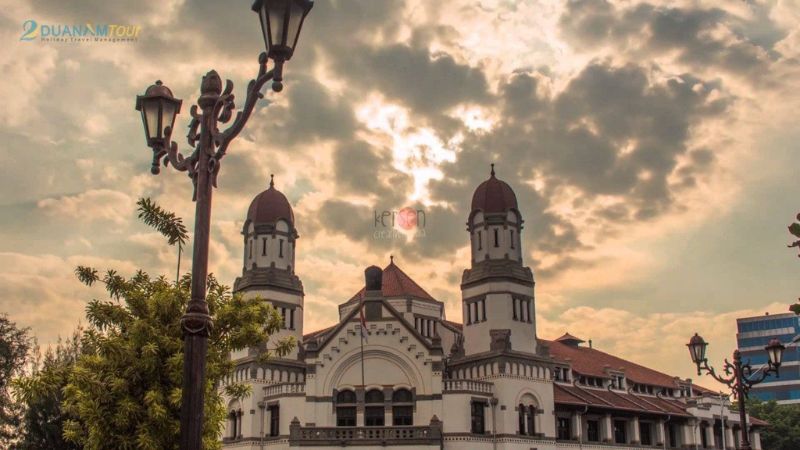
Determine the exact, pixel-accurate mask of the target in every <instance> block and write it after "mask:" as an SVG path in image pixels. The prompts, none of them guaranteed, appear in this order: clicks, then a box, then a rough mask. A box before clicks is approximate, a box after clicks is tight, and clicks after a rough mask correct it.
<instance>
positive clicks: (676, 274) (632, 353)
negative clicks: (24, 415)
mask: <svg viewBox="0 0 800 450" xmlns="http://www.w3.org/2000/svg"><path fill="white" fill-rule="evenodd" d="M0 6H2V7H0V42H3V50H2V51H1V52H0V69H1V70H2V73H3V75H4V82H3V83H0V98H3V99H4V100H5V101H6V104H7V106H6V107H5V108H3V109H2V110H0V160H1V161H2V163H3V164H2V167H3V169H2V170H3V176H2V177H0V283H2V290H0V312H4V313H7V314H8V315H9V316H10V318H11V319H12V320H15V321H17V322H18V323H19V324H20V325H23V326H29V327H31V330H32V332H33V334H34V335H35V336H36V337H37V339H38V340H39V342H40V344H42V345H43V346H47V345H49V344H52V343H54V342H55V341H56V340H57V339H58V337H59V336H65V335H67V334H69V333H70V332H71V331H72V330H73V329H75V327H76V326H77V325H78V324H79V323H80V322H81V319H82V317H83V314H84V308H85V306H86V304H87V301H88V300H90V299H92V298H97V297H102V296H103V295H104V294H103V292H101V291H99V290H98V289H90V288H86V287H85V286H83V285H81V284H80V283H79V282H78V281H77V280H76V278H75V276H74V274H73V270H74V268H75V266H77V265H91V266H94V267H97V268H99V269H107V268H108V269H115V270H117V271H119V272H120V273H122V274H132V273H133V272H134V271H135V270H136V269H138V268H141V269H143V270H145V271H147V272H149V273H151V274H168V275H170V276H171V275H172V274H173V273H174V267H175V263H176V251H175V249H174V248H172V247H169V246H168V245H167V244H166V243H165V242H164V240H163V239H162V238H161V237H160V236H159V235H157V234H156V233H154V232H153V231H152V230H150V229H148V228H147V227H146V226H144V225H142V224H141V223H140V222H139V221H138V220H137V218H136V205H135V203H136V201H137V199H138V198H140V197H151V198H153V199H154V200H155V201H157V202H158V203H160V204H161V205H163V206H165V207H167V208H168V209H170V210H173V211H175V212H176V213H177V214H178V215H179V216H181V217H183V218H184V220H185V222H186V223H187V224H188V225H190V229H191V225H192V224H193V218H194V205H193V203H192V201H191V182H190V180H189V179H188V178H186V176H185V174H181V173H176V172H175V171H174V170H171V168H166V169H164V170H163V171H162V173H161V174H160V175H158V176H153V175H151V174H150V172H149V166H150V159H151V151H150V150H149V149H148V148H147V147H146V145H145V141H144V135H143V131H142V124H141V119H140V116H139V114H138V113H137V111H135V110H134V103H135V97H136V95H137V94H141V93H143V91H144V90H145V89H146V88H147V86H149V85H150V84H152V83H153V82H154V81H155V80H162V81H163V82H164V84H165V85H167V86H169V87H170V88H171V89H172V91H173V92H174V94H175V96H176V97H179V98H182V99H183V101H184V104H183V110H182V114H181V115H180V116H178V119H177V122H176V128H177V129H178V130H183V129H185V127H186V125H188V119H187V117H188V111H189V107H190V105H191V104H193V103H194V102H195V101H196V99H197V96H198V95H199V84H200V78H201V77H202V75H203V74H205V73H206V72H207V71H208V70H210V69H212V68H213V69H216V70H217V71H218V72H219V73H220V75H221V76H222V77H223V78H229V79H231V80H232V81H233V82H234V85H235V89H234V92H235V94H236V95H237V96H238V97H237V98H238V99H239V101H238V103H240V104H241V103H242V102H243V98H244V89H245V86H246V85H247V81H249V80H250V79H251V78H252V77H254V76H255V75H256V72H257V69H258V67H257V57H258V54H259V52H261V51H263V40H262V38H261V35H260V28H259V25H258V23H257V16H256V15H255V14H254V13H253V12H252V11H250V3H249V2H246V1H241V0H236V1H233V2H220V1H211V0H197V1H192V2H189V1H186V0H183V1H182V0H158V1H156V0H142V1H138V2H108V1H105V0H83V1H77V0H75V1H68V2H65V1H55V0H24V1H11V0H0ZM27 20H35V21H36V22H37V23H38V24H39V25H60V24H61V25H67V24H68V25H70V26H71V25H82V24H86V23H89V24H122V25H136V26H139V27H140V30H141V31H140V33H139V36H138V38H137V40H136V41H135V42H125V43H111V42H79V43H61V42H42V41H41V40H34V41H23V40H21V37H22V36H23V24H24V23H25V22H26V21H27ZM799 75H800V1H798V0H774V1H758V2H756V1H742V0H731V1H715V2H711V1H669V2H663V1H660V0H652V1H638V0H631V1H619V2H607V1H605V0H580V1H568V2H563V1H546V0H529V1H524V0H521V1H510V0H453V1H448V2H431V1H426V0H381V1H375V0H319V1H317V2H316V3H315V6H314V8H313V10H312V11H311V13H310V15H309V16H308V18H307V20H306V23H305V25H304V28H303V31H302V34H301V36H300V41H299V44H298V48H297V50H296V52H295V54H294V56H293V58H292V60H291V61H289V62H287V64H286V67H285V71H284V85H285V88H284V90H283V92H280V93H274V92H271V91H270V92H266V95H265V100H263V101H261V102H260V103H259V104H258V106H257V107H256V111H255V112H254V114H253V116H252V117H251V119H250V121H249V123H248V124H247V127H246V128H245V130H244V131H243V132H242V134H241V135H240V136H239V138H238V139H237V140H236V141H234V142H233V143H232V144H231V146H230V148H229V150H228V155H227V156H226V157H225V159H223V160H222V169H221V173H220V175H219V187H218V189H216V190H215V192H214V196H215V197H214V206H213V208H214V209H213V216H212V238H211V239H212V242H211V252H210V258H211V259H210V270H211V271H212V272H213V273H214V274H215V275H216V276H217V277H218V278H219V279H220V280H222V281H223V282H225V283H227V284H229V285H232V284H233V281H234V279H235V277H236V276H238V275H239V274H241V270H242V267H241V265H242V255H243V251H244V250H243V237H242V235H241V227H242V224H243V221H244V219H245V215H246V212H247V207H248V205H249V203H250V201H251V200H252V198H253V197H254V196H255V195H256V194H258V193H259V192H261V191H262V190H264V189H266V187H267V185H268V181H269V175H270V174H275V185H276V187H277V188H278V189H279V190H281V191H282V192H284V193H285V194H286V196H287V197H288V199H289V201H290V202H291V204H292V206H293V208H294V211H295V216H296V227H297V229H298V232H299V234H300V238H299V240H298V244H297V245H298V250H297V263H296V273H297V274H298V275H299V276H300V278H301V280H302V281H303V284H304V286H305V294H306V297H305V305H306V310H305V331H306V332H310V331H313V330H316V329H320V328H323V327H326V326H330V325H332V324H333V323H334V322H335V321H336V319H337V317H338V312H337V305H338V304H339V303H342V302H344V301H346V300H348V299H349V298H350V297H351V296H352V295H353V294H354V293H355V292H356V291H358V290H359V289H360V287H361V286H362V284H363V269H364V268H365V267H367V266H369V265H372V264H377V265H381V266H384V265H386V264H388V262H389V256H390V255H393V256H394V259H395V262H396V264H397V265H398V266H399V267H401V268H402V269H403V270H404V271H406V272H407V273H408V274H409V275H410V276H411V277H412V278H414V279H415V280H416V281H417V282H418V283H419V284H420V285H421V286H422V287H423V288H425V289H426V290H427V291H428V292H430V293H431V294H432V295H433V296H434V297H436V298H437V299H439V300H441V301H443V302H444V303H445V305H446V314H447V318H448V319H450V320H454V321H459V322H460V321H461V317H460V314H461V313H460V311H461V308H460V287H459V284H460V279H461V274H462V272H463V270H464V269H465V268H467V267H468V265H469V247H468V244H469V236H468V233H467V232H466V230H465V223H466V219H467V216H468V214H469V202H470V199H471V197H472V192H473V191H474V189H475V187H477V185H478V184H479V183H480V182H481V181H483V180H485V179H486V178H488V176H489V165H490V164H491V163H495V165H496V166H495V167H496V171H497V176H498V178H500V179H502V180H504V181H506V182H508V183H509V184H510V185H511V186H512V187H513V189H514V190H515V192H516V195H517V198H518V199H519V209H520V211H521V213H522V215H523V217H524V220H525V226H524V230H523V233H522V237H523V254H524V260H525V263H526V264H527V265H529V266H530V267H531V268H532V269H533V271H534V276H535V278H536V310H537V323H538V332H539V337H540V338H545V339H554V338H556V337H558V336H560V335H561V334H563V333H564V332H567V331H569V332H570V333H571V334H574V335H577V336H579V337H581V338H583V339H585V340H589V339H591V340H592V341H593V345H594V346H595V348H599V349H601V350H605V351H608V352H610V353H614V354H616V355H619V356H621V357H624V358H627V359H631V360H634V361H637V362H640V363H642V364H645V365H648V366H650V367H653V368H655V369H659V370H662V371H665V372H668V373H670V374H674V375H678V376H681V377H684V378H685V377H692V378H695V379H696V380H697V381H699V382H701V384H705V385H709V386H711V385H713V384H712V383H711V382H710V381H709V380H708V379H705V380H698V379H697V376H696V373H694V371H693V369H692V364H691V362H690V361H689V358H688V353H687V351H686V347H685V345H684V344H685V343H686V342H687V341H688V338H689V336H691V335H692V334H693V333H694V332H696V331H697V332H700V334H702V335H703V336H704V337H705V338H706V340H707V341H709V342H711V346H710V348H709V356H710V358H711V362H712V363H714V362H718V363H721V361H722V358H724V357H727V356H728V355H729V354H730V352H731V351H732V350H733V349H734V348H735V333H736V324H735V319H736V318H737V317H744V316H751V315H761V314H764V313H766V312H770V313H781V312H785V311H786V310H787V308H788V305H789V304H791V303H793V302H794V301H795V300H796V299H797V297H798V295H800V279H798V274H800V261H798V259H797V253H796V251H794V249H788V248H786V244H788V243H789V242H790V241H791V236H790V235H789V234H788V232H787V231H786V226H787V225H789V224H790V223H791V222H792V220H793V219H794V216H795V215H796V214H797V212H798V211H800V201H798V200H797V199H798V197H800V186H798V183H797V178H796V177H797V161H798V159H799V158H800V149H798V147H797V142H798V140H799V139H800V128H798V126H797V124H798V119H799V117H798V113H797V111H798V108H799V107H800V76H799ZM176 135H183V132H182V131H181V132H179V133H176ZM178 143H179V145H180V147H181V149H183V151H184V152H185V151H186V149H187V148H188V145H187V144H186V142H185V140H183V139H181V140H179V141H178ZM404 207H411V208H414V209H421V210H423V211H425V217H426V223H425V227H424V236H422V235H418V236H411V235H408V236H407V235H397V236H393V237H392V238H383V237H376V236H375V230H376V228H375V224H374V214H376V212H377V213H378V214H380V213H381V212H382V211H398V210H400V209H402V208H404ZM190 256H191V255H185V257H184V260H183V261H184V262H183V267H184V268H185V269H186V270H189V268H190V261H191V259H190Z"/></svg>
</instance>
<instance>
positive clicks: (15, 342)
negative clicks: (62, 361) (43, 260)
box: [0, 315, 33, 448]
mask: <svg viewBox="0 0 800 450" xmlns="http://www.w3.org/2000/svg"><path fill="white" fill-rule="evenodd" d="M28 333H29V331H28V329H27V328H19V327H17V324H15V323H14V322H12V321H11V320H9V319H8V317H7V316H6V315H0V448H9V447H11V445H12V443H13V442H14V441H15V440H16V437H17V430H18V428H19V425H20V415H21V405H20V403H19V402H18V401H17V399H16V397H15V396H14V395H12V392H11V381H12V379H13V378H14V377H16V376H19V375H20V374H22V371H23V370H24V369H25V365H26V364H27V362H28V361H29V359H30V350H31V347H32V344H33V342H32V340H31V338H30V336H29V334H28Z"/></svg>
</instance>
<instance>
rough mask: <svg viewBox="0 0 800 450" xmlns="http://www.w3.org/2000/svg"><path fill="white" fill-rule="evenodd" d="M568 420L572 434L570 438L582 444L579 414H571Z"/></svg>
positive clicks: (581, 422)
mask: <svg viewBox="0 0 800 450" xmlns="http://www.w3.org/2000/svg"><path fill="white" fill-rule="evenodd" d="M570 420H571V421H572V423H571V425H570V433H572V436H570V437H571V438H572V439H577V440H578V441H580V442H583V441H584V439H583V420H581V414H580V413H577V412H575V413H572V417H571V418H570Z"/></svg>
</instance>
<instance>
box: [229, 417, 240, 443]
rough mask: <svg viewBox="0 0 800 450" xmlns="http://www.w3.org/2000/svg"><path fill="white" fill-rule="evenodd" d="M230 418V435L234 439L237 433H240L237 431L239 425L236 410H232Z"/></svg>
mask: <svg viewBox="0 0 800 450" xmlns="http://www.w3.org/2000/svg"><path fill="white" fill-rule="evenodd" d="M228 419H229V420H230V424H231V434H230V436H229V437H231V438H233V439H236V435H237V434H238V433H237V431H238V428H237V427H238V423H237V421H236V419H237V416H236V411H231V412H230V414H228Z"/></svg>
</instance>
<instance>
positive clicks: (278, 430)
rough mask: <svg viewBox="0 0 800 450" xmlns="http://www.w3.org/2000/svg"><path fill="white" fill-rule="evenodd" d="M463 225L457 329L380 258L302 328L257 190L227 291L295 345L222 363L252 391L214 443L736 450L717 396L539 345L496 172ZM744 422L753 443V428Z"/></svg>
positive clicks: (729, 419) (729, 415) (288, 257)
mask: <svg viewBox="0 0 800 450" xmlns="http://www.w3.org/2000/svg"><path fill="white" fill-rule="evenodd" d="M465 213H466V212H465ZM466 218H467V231H468V233H469V242H470V246H471V249H472V256H471V260H470V265H469V267H468V268H467V269H466V270H464V274H463V277H462V281H461V292H462V318H461V319H462V320H461V323H457V322H451V321H448V320H446V318H445V312H444V304H443V303H442V302H441V301H439V300H437V299H435V298H434V297H433V296H431V295H430V294H429V293H428V292H427V291H426V290H425V289H424V288H423V287H422V286H420V285H419V284H417V283H416V282H415V281H414V280H412V279H411V278H410V277H409V276H408V275H407V274H406V273H405V272H403V270H402V269H401V268H400V267H399V266H398V265H397V264H395V262H394V261H393V260H392V261H391V262H390V263H389V264H388V265H387V266H386V267H385V268H383V269H380V268H378V267H375V266H373V267H370V268H367V270H366V271H365V274H366V276H365V283H364V288H362V289H361V290H360V291H359V292H357V293H356V294H355V295H353V297H352V298H350V299H347V300H346V301H345V302H343V303H342V304H341V305H340V306H339V321H338V323H337V324H336V325H334V326H332V327H330V328H327V329H323V330H317V331H313V332H306V331H305V330H304V329H303V312H304V305H303V297H304V293H303V292H304V291H303V284H302V282H301V281H300V278H299V277H298V275H297V274H296V273H295V264H294V261H295V251H297V245H296V244H297V241H298V237H299V235H298V233H297V228H296V226H297V224H296V223H295V218H294V214H293V212H292V207H291V206H290V204H289V202H288V200H287V199H286V197H285V196H284V195H283V194H282V193H280V192H279V191H278V190H276V189H275V186H274V184H273V183H272V182H270V186H269V189H267V190H266V191H264V192H262V193H260V194H259V195H257V196H256V197H255V199H254V200H253V202H252V204H251V205H250V209H249V210H248V213H247V219H246V221H245V223H244V228H243V230H242V233H243V235H244V269H243V272H242V276H241V277H239V278H237V279H236V282H235V284H234V289H235V291H237V292H241V293H242V294H243V295H245V296H259V297H261V298H263V299H264V301H267V302H270V303H271V304H272V305H274V307H275V308H277V310H278V311H280V314H281V315H282V316H283V318H284V328H283V330H282V331H281V332H280V333H278V335H277V336H276V338H282V337H284V336H294V337H295V338H296V339H297V342H298V346H297V348H296V349H295V350H294V351H293V352H292V353H291V354H290V355H288V356H286V357H284V358H274V359H271V360H269V362H268V363H264V362H262V361H261V359H260V358H259V357H258V356H259V353H260V352H261V351H263V350H264V348H265V347H266V346H267V345H268V344H267V343H265V346H263V347H262V348H261V349H249V350H246V351H242V352H238V353H236V354H233V355H232V358H233V359H234V360H235V361H236V364H237V369H236V371H235V373H234V375H233V376H232V377H231V381H238V382H245V383H247V384H249V385H251V386H252V395H250V396H249V397H247V398H245V399H242V400H230V401H229V403H228V405H227V407H228V411H229V416H228V422H227V425H226V428H225V430H224V435H223V436H222V439H223V442H224V447H225V448H229V449H250V450H253V449H266V448H269V449H288V448H290V447H291V448H315V449H320V448H330V449H334V448H340V447H350V446H353V447H363V448H375V449H378V448H386V447H401V446H402V447H405V448H415V449H486V450H490V449H491V450H498V449H508V450H530V449H538V450H546V449H562V448H584V449H601V448H602V449H616V448H619V449H621V448H626V449H630V448H670V449H674V448H722V445H721V443H722V441H723V440H725V442H726V444H727V447H726V448H729V449H732V448H738V441H739V434H740V427H739V419H738V415H737V414H736V413H735V412H733V411H731V410H730V409H729V403H728V402H727V400H721V399H720V398H719V397H718V396H717V395H716V394H714V393H712V392H710V391H708V390H706V389H702V388H700V387H698V386H695V385H693V384H692V383H691V381H690V380H683V379H680V378H678V377H673V376H669V375H666V374H663V373H661V372H658V371H655V370H651V369H648V368H646V367H643V366H640V365H638V364H636V363H633V362H630V361H626V360H624V359H621V358H618V357H615V356H612V355H609V354H607V353H604V352H602V351H600V350H597V349H594V348H592V345H591V342H590V343H589V345H588V346H587V345H585V343H584V342H583V341H582V340H581V339H579V338H577V337H575V336H572V335H570V334H568V333H567V334H564V335H563V336H561V337H559V338H558V339H555V340H545V339H541V338H539V337H538V336H537V333H536V299H535V295H534V284H535V283H534V276H533V272H532V271H531V269H530V268H528V267H527V266H525V263H524V261H523V255H524V253H523V251H522V239H521V234H522V231H523V224H524V221H523V218H522V213H521V211H520V209H519V207H518V204H517V199H516V195H515V194H514V191H513V190H512V189H511V187H510V186H509V185H508V184H506V183H505V182H503V181H501V180H500V179H498V178H497V177H496V176H495V173H494V169H492V171H491V175H490V177H489V179H488V180H486V181H484V182H483V183H481V185H480V186H478V188H477V189H476V190H475V193H474V194H473V196H472V208H471V211H469V212H468V214H466ZM465 238H466V236H465ZM343 276H347V275H346V274H343ZM352 276H353V277H356V276H358V274H352ZM332 282H335V280H332ZM573 331H575V330H573ZM362 333H363V334H362ZM752 420H753V423H754V424H755V426H754V427H753V429H752V430H751V437H752V440H753V442H754V445H755V447H754V448H760V440H759V432H758V430H759V427H760V426H763V425H764V423H763V422H760V421H758V420H755V419H752Z"/></svg>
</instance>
